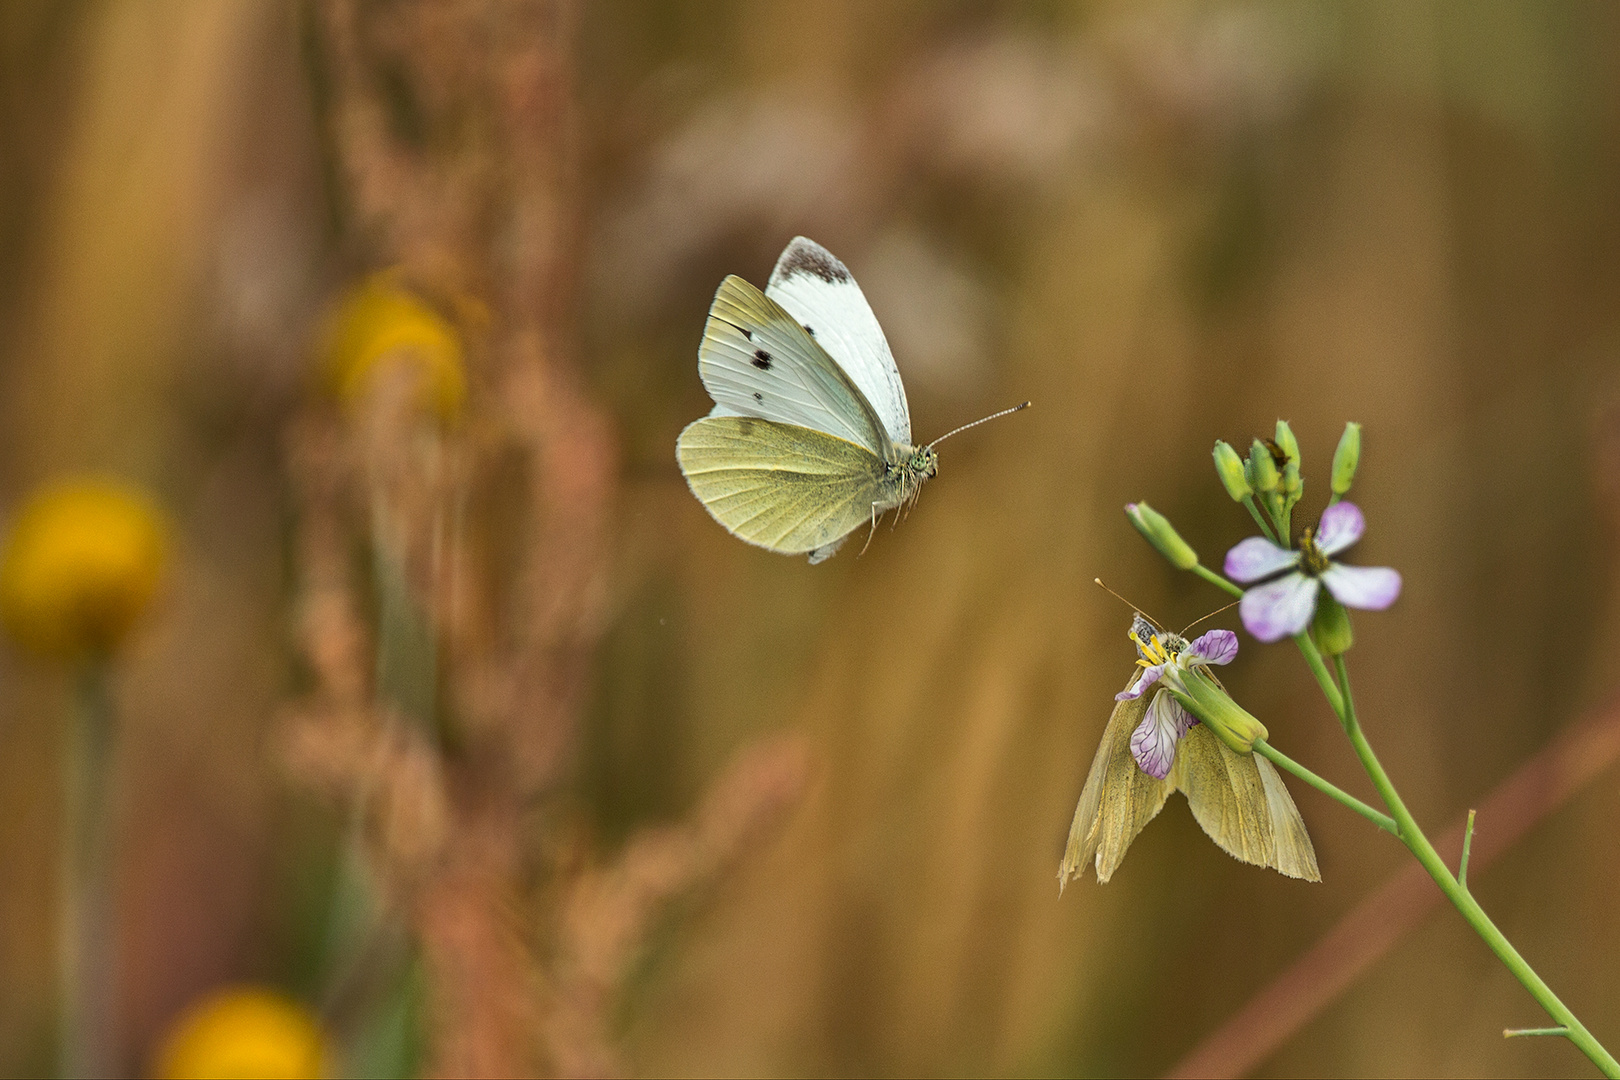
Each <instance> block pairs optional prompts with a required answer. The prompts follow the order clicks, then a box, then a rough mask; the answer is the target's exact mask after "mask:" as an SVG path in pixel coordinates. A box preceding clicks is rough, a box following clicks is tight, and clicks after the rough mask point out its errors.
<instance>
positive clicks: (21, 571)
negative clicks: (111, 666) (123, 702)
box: [0, 479, 168, 659]
mask: <svg viewBox="0 0 1620 1080" xmlns="http://www.w3.org/2000/svg"><path fill="white" fill-rule="evenodd" d="M166 532H167V530H166V528H165V525H164V521H163V518H162V515H161V514H160V513H159V511H158V510H157V508H156V507H155V506H153V505H152V504H151V502H149V501H148V500H147V499H146V498H145V497H144V496H143V495H141V494H140V493H139V492H138V491H134V490H132V489H130V488H127V487H124V486H122V485H119V484H117V483H114V482H111V481H106V480H97V479H77V480H69V481H63V482H59V483H56V484H53V485H51V486H49V487H46V488H44V489H42V490H40V491H38V492H36V493H35V494H34V495H33V496H32V497H31V498H30V499H29V500H28V501H27V502H26V503H25V504H23V506H22V508H21V509H20V510H19V511H18V512H17V515H16V517H15V519H14V520H13V521H12V524H11V530H10V532H9V534H8V535H7V536H6V539H5V549H4V551H3V552H0V620H3V621H4V622H5V626H6V629H7V630H9V631H10V632H11V635H12V636H13V637H14V638H16V639H17V641H18V642H20V643H21V644H23V645H24V646H26V647H28V648H29V649H32V650H34V651H35V652H38V653H42V654H44V655H47V656H52V657H58V658H62V659H73V658H76V657H79V656H84V655H87V654H90V653H97V652H109V651H111V650H112V649H114V648H116V647H117V645H118V643H119V642H120V641H122V640H123V638H124V635H125V634H126V633H127V632H128V631H129V628H130V627H131V626H132V625H133V624H134V623H135V620H136V619H138V618H140V616H141V613H142V612H143V611H145V610H146V606H147V604H148V603H149V602H150V601H151V599H152V594H153V593H154V592H156V591H157V586H158V580H159V578H160V577H161V576H162V573H163V566H164V562H165V557H166V554H167V547H168V545H167V542H166Z"/></svg>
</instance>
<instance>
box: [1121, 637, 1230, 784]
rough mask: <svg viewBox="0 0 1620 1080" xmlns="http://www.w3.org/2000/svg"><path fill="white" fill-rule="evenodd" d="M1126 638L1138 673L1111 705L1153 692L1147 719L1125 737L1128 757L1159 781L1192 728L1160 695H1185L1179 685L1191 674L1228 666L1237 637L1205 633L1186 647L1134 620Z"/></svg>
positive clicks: (1178, 708) (1175, 704)
mask: <svg viewBox="0 0 1620 1080" xmlns="http://www.w3.org/2000/svg"><path fill="white" fill-rule="evenodd" d="M1130 637H1131V640H1132V641H1134V642H1136V651H1137V652H1138V653H1140V654H1141V659H1139V660H1137V664H1139V665H1140V666H1141V667H1142V668H1143V671H1142V674H1141V677H1139V678H1138V679H1137V680H1136V682H1135V683H1134V684H1133V685H1132V686H1131V687H1130V688H1129V689H1127V690H1123V691H1121V692H1120V693H1118V694H1116V695H1114V700H1115V701H1132V700H1135V699H1136V698H1139V697H1141V696H1142V695H1143V694H1145V693H1147V692H1148V691H1149V690H1153V691H1154V696H1153V699H1152V700H1151V701H1150V702H1148V710H1147V716H1146V717H1145V718H1144V719H1143V720H1142V722H1141V723H1140V724H1139V725H1137V728H1136V730H1135V731H1134V732H1132V733H1131V756H1132V757H1134V758H1136V763H1137V765H1139V766H1141V768H1142V771H1143V772H1145V773H1147V774H1148V775H1149V776H1151V777H1153V778H1154V779H1155V780H1163V779H1164V778H1165V777H1166V776H1169V775H1170V765H1171V763H1172V762H1173V761H1174V760H1175V756H1176V743H1178V742H1180V741H1181V737H1182V736H1183V735H1185V734H1187V731H1188V729H1190V728H1191V727H1192V726H1193V725H1194V724H1196V723H1198V720H1197V719H1196V718H1195V717H1194V716H1193V715H1192V714H1191V713H1189V712H1188V711H1187V710H1186V709H1184V708H1182V706H1181V703H1180V702H1179V701H1177V700H1176V698H1175V696H1174V695H1173V694H1168V693H1164V692H1163V691H1164V690H1165V689H1166V688H1174V689H1175V690H1177V691H1179V692H1181V693H1186V692H1187V688H1186V684H1185V681H1184V680H1185V679H1186V678H1187V677H1188V676H1189V675H1191V674H1192V672H1193V670H1194V669H1195V668H1200V667H1208V666H1209V665H1211V664H1230V663H1231V662H1232V660H1233V659H1234V658H1235V657H1236V656H1237V651H1238V640H1237V635H1236V634H1234V633H1233V632H1232V631H1230V630H1211V631H1209V632H1208V633H1207V634H1204V635H1203V636H1202V637H1199V638H1197V639H1195V640H1194V641H1192V642H1190V643H1189V642H1188V641H1187V639H1186V638H1183V637H1182V636H1181V635H1180V634H1168V633H1162V632H1160V631H1159V630H1157V629H1155V628H1154V626H1153V624H1152V623H1150V622H1148V621H1147V620H1146V619H1145V618H1143V617H1142V616H1141V615H1137V616H1136V619H1135V620H1134V621H1133V622H1132V623H1131V631H1130Z"/></svg>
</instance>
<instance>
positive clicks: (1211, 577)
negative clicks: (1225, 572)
mask: <svg viewBox="0 0 1620 1080" xmlns="http://www.w3.org/2000/svg"><path fill="white" fill-rule="evenodd" d="M1192 572H1193V573H1195V574H1197V575H1198V576H1199V577H1201V578H1203V579H1204V580H1205V581H1207V582H1209V583H1210V584H1211V585H1213V586H1215V587H1216V588H1217V589H1225V590H1226V591H1227V593H1229V594H1230V595H1232V596H1239V597H1241V596H1242V595H1243V590H1242V589H1240V588H1238V587H1237V586H1236V585H1234V584H1232V583H1231V582H1230V581H1227V580H1226V579H1225V578H1223V577H1221V575H1219V574H1217V573H1216V572H1215V571H1213V570H1211V569H1210V568H1209V567H1207V566H1205V565H1204V564H1203V563H1194V564H1193V568H1192Z"/></svg>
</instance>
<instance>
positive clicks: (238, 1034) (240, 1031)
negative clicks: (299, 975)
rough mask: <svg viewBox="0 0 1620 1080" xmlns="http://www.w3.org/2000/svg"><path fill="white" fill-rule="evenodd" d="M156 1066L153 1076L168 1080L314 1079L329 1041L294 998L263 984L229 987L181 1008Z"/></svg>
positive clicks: (154, 1066) (159, 1049)
mask: <svg viewBox="0 0 1620 1080" xmlns="http://www.w3.org/2000/svg"><path fill="white" fill-rule="evenodd" d="M152 1065H153V1068H152V1075H154V1076H158V1077H163V1078H164V1080H190V1078H192V1077H267V1078H268V1077H275V1078H286V1080H304V1078H309V1080H314V1078H316V1077H319V1076H321V1075H322V1074H323V1073H324V1072H325V1065H326V1043H325V1040H324V1039H323V1038H322V1037H321V1028H320V1024H319V1023H318V1022H317V1021H316V1019H315V1016H314V1014H312V1013H311V1012H310V1011H309V1009H307V1008H305V1007H304V1006H303V1005H301V1004H299V1003H298V1002H296V1001H294V1000H293V999H291V998H289V997H287V996H285V995H283V994H279V993H276V992H275V991H273V990H266V989H263V988H260V987H253V986H239V987H231V988H228V989H224V990H217V991H215V992H214V993H212V994H209V995H208V996H207V997H204V998H202V999H201V1000H200V1001H197V1002H194V1003H193V1004H192V1005H191V1006H190V1007H189V1008H188V1009H186V1011H185V1012H183V1013H181V1014H180V1018H179V1019H178V1020H176V1021H175V1023H174V1026H173V1027H171V1028H170V1029H169V1032H168V1034H167V1035H166V1036H165V1037H164V1040H163V1043H162V1045H161V1046H160V1047H159V1048H158V1052H157V1056H156V1057H155V1058H154V1059H153V1062H152Z"/></svg>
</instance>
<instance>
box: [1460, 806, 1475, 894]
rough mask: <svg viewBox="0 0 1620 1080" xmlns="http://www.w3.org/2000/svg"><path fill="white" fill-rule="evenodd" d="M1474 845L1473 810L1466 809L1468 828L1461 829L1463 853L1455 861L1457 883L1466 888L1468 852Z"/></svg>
mask: <svg viewBox="0 0 1620 1080" xmlns="http://www.w3.org/2000/svg"><path fill="white" fill-rule="evenodd" d="M1473 847H1474V812H1473V811H1472V810H1470V811H1468V828H1466V829H1464V830H1463V853H1462V858H1461V859H1460V860H1458V862H1457V884H1458V885H1461V886H1462V887H1463V888H1465V889H1466V888H1468V853H1469V852H1470V851H1472V850H1473Z"/></svg>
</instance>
